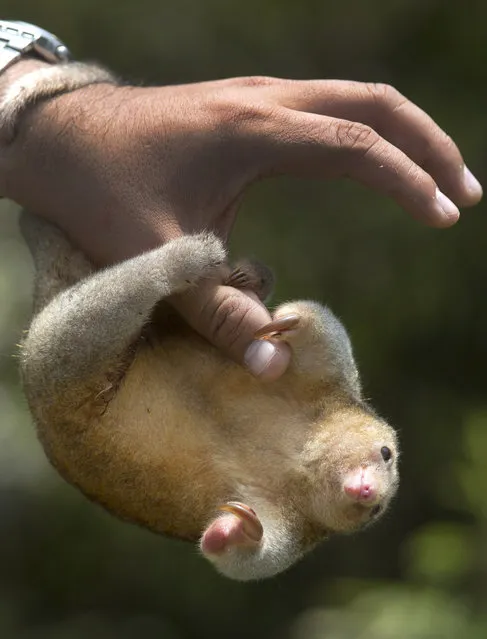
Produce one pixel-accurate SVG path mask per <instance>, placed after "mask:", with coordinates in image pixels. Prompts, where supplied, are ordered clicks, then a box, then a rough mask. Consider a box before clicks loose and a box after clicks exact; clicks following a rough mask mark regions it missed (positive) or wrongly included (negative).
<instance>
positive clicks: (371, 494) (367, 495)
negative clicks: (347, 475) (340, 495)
mask: <svg viewBox="0 0 487 639" xmlns="http://www.w3.org/2000/svg"><path fill="white" fill-rule="evenodd" d="M343 488H344V490H345V492H346V493H347V495H348V496H349V497H351V498H352V499H356V500H357V501H371V500H372V499H374V498H375V495H376V491H375V490H374V488H373V486H371V485H370V484H368V483H366V482H363V483H362V482H361V483H358V482H357V483H352V484H348V485H347V484H346V485H345V486H344V487H343Z"/></svg>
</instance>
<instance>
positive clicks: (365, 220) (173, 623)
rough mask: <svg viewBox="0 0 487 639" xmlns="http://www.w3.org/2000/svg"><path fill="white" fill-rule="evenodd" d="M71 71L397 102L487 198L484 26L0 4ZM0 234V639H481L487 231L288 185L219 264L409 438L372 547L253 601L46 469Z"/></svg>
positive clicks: (256, 195) (353, 6)
mask: <svg viewBox="0 0 487 639" xmlns="http://www.w3.org/2000/svg"><path fill="white" fill-rule="evenodd" d="M0 13H1V16H2V17H3V18H12V19H14V18H15V19H22V20H25V21H29V22H33V23H36V24H39V25H41V26H44V27H45V28H47V29H49V30H50V31H53V32H54V33H56V34H57V35H58V36H59V37H61V38H62V39H64V40H65V41H66V42H67V43H68V44H69V45H70V47H71V48H72V50H73V51H74V52H75V54H76V56H77V57H80V58H85V59H86V58H89V59H97V60H99V61H102V62H103V63H105V64H107V65H108V66H110V67H111V68H113V69H114V70H116V71H117V72H118V73H120V74H121V75H123V76H125V77H126V78H128V79H131V80H134V81H137V82H151V83H175V82H178V83H179V82H187V81H198V80H203V79H214V78H219V77H226V76H235V75H244V74H245V75H247V74H266V75H274V76H283V77H293V78H345V79H356V80H372V81H380V82H388V83H391V84H393V85H394V86H396V87H397V88H398V89H399V90H400V91H402V92H403V93H405V94H406V95H407V96H408V97H410V98H411V99H413V100H414V101H416V102H417V103H419V104H420V105H421V106H422V107H423V108H424V109H426V110H427V111H428V112H429V113H430V114H431V115H432V116H433V117H434V118H435V119H436V120H437V122H438V123H439V124H440V125H441V126H442V127H444V128H445V129H446V130H447V131H448V132H449V133H450V134H451V135H452V136H453V138H454V139H455V140H456V141H457V143H458V144H459V146H460V148H461V149H462V151H463V153H464V156H465V158H466V160H467V163H468V165H469V166H470V168H471V169H472V170H473V172H474V173H475V174H476V175H477V177H478V178H479V179H480V180H481V181H483V182H484V183H487V179H486V178H487V155H486V141H487V117H486V113H485V111H486V107H485V103H486V97H487V4H486V3H485V2H481V1H478V2H469V1H468V0H464V2H462V3H460V2H457V3H455V2H447V1H446V0H443V1H442V0H387V1H386V0H367V1H359V0H357V1H356V2H331V1H327V0H321V1H318V0H301V1H300V2H297V1H294V2H291V1H290V0H247V2H245V3H244V2H236V1H235V0H179V2H169V1H168V0H138V1H137V2H134V1H128V0H96V1H95V0H62V1H61V0H1V11H0ZM16 224H17V222H16V215H15V207H14V206H13V205H9V204H6V203H4V204H2V210H1V216H0V299H1V300H2V304H1V308H0V354H1V359H0V419H1V427H0V637H1V638H2V639H64V638H66V639H85V638H89V639H98V638H99V639H115V638H116V639H136V638H137V639H139V638H140V637H163V638H164V639H180V638H193V637H195V638H199V637H212V638H213V639H219V638H224V637H225V638H226V637H231V638H232V639H238V638H240V637H242V638H243V637H245V638H248V637H255V638H259V639H260V638H266V639H274V638H279V639H281V638H282V639H389V638H390V639H392V638H394V639H396V638H397V639H413V638H418V639H419V638H421V639H429V638H431V639H433V638H435V639H436V638H438V639H439V638H441V639H443V638H445V639H448V638H450V637H451V638H455V639H457V638H458V637H463V638H464V639H477V638H478V639H480V638H485V637H486V636H487V393H486V384H487V376H486V373H485V360H486V357H487V299H486V295H485V290H486V282H487V256H486V254H485V253H486V251H485V248H484V247H485V244H486V234H487V217H486V211H485V205H484V204H481V205H479V206H478V207H476V208H475V209H472V210H471V211H465V213H464V214H463V216H462V218H461V221H460V223H459V224H458V225H457V226H456V227H455V228H452V229H450V230H448V231H438V230H432V229H428V228H425V227H422V226H420V225H419V224H417V223H415V222H413V221H411V220H410V219H409V218H407V216H406V215H405V214H404V213H403V212H402V211H400V210H399V209H398V207H397V206H396V205H395V204H394V203H392V202H391V201H388V200H386V199H384V198H382V197H379V196H377V195H376V194H374V193H372V192H370V191H367V190H366V189H364V188H363V187H360V186H358V185H355V184H351V183H347V182H340V183H328V184H320V183H312V182H305V181H299V180H290V179H282V180H281V179H279V180H274V181H268V182H266V183H262V184H259V185H258V186H256V187H255V188H253V189H252V190H251V192H250V193H249V195H248V197H247V200H246V202H245V204H244V207H243V210H242V214H241V215H240V218H239V222H238V224H237V228H236V231H235V233H234V236H233V245H232V248H233V249H234V251H235V252H236V253H238V254H249V253H251V254H255V255H257V256H259V257H260V258H262V259H264V260H265V261H267V262H268V263H269V264H270V265H272V266H273V267H274V268H275V270H276V272H277V276H278V287H277V292H276V295H275V298H274V300H273V302H278V301H281V300H283V299H286V298H296V297H313V298H316V299H319V300H321V301H323V302H326V303H329V304H330V305H331V307H332V308H333V309H334V310H335V312H336V313H337V314H338V315H339V316H341V318H342V319H343V320H344V322H345V324H346V326H347V327H348V328H349V330H350V333H351V336H352V340H353V342H354V345H355V350H356V354H357V357H358V360H359V364H360V367H361V371H362V376H363V379H364V383H365V389H366V395H367V396H369V397H371V398H373V403H374V405H375V406H376V407H377V409H378V410H379V412H381V413H382V414H383V415H384V416H386V417H387V418H388V419H389V420H390V421H391V423H393V424H395V425H396V426H397V428H398V429H399V432H400V437H401V441H402V449H403V457H402V463H401V471H402V485H401V489H400V494H399V497H398V499H397V500H396V502H395V503H394V506H393V508H392V509H391V510H390V512H389V513H388V515H387V516H386V517H385V518H384V519H383V520H382V521H381V523H380V524H379V525H377V526H376V527H374V528H372V529H370V530H368V531H366V532H364V533H361V534H359V535H356V536H353V537H349V538H345V539H336V540H333V541H330V542H328V543H327V544H325V545H324V546H322V547H321V548H320V549H318V550H317V551H316V552H315V553H314V554H313V555H311V556H309V557H308V558H307V559H305V560H304V561H303V562H302V563H300V564H299V565H298V566H296V567H295V568H293V569H292V570H291V571H289V572H288V573H287V574H284V575H282V576H280V577H278V578H275V579H273V580H270V581H267V582H262V583H257V584H238V583H234V582H230V581H228V580H225V579H223V578H221V577H219V576H218V575H217V574H216V573H215V572H214V571H213V569H212V568H211V567H210V566H209V565H207V564H206V562H205V561H204V560H203V559H201V558H200V557H199V556H198V553H197V551H196V549H195V548H193V547H191V546H189V545H184V544H180V543H177V542H172V541H168V540H165V539H161V538H159V537H157V536H155V535H152V534H149V533H146V532H144V531H142V530H139V529H137V528H135V527H132V526H130V525H127V524H122V523H119V522H118V521H116V520H115V519H113V518H111V517H110V516H108V515H106V514H105V513H104V512H102V511H101V510H100V509H99V508H97V507H96V506H94V505H91V504H89V503H88V502H87V501H85V500H84V499H83V498H82V497H81V496H80V495H78V493H77V492H76V491H75V490H74V489H71V488H70V487H68V486H67V485H65V484H64V483H63V482H62V481H61V480H60V479H59V478H58V477H57V475H56V474H55V473H54V471H52V470H51V469H50V467H49V466H48V464H47V462H46V461H45V458H44V456H43V453H42V452H41V449H40V446H39V445H38V443H37V441H36V438H35V435H34V432H33V429H32V427H31V424H30V419H29V415H28V413H27V411H26V407H25V402H24V400H23V398H22V395H21V393H20V391H19V385H18V376H17V370H16V361H15V358H14V355H13V354H14V353H15V343H16V342H17V341H18V339H19V336H20V334H21V331H22V329H23V328H24V327H25V324H26V322H27V321H28V316H29V308H30V290H31V278H32V267H31V263H30V260H29V257H28V255H27V252H26V249H25V248H24V246H23V244H22V242H21V241H20V239H19V237H18V233H17V229H16Z"/></svg>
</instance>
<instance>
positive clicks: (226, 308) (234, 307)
mask: <svg viewBox="0 0 487 639" xmlns="http://www.w3.org/2000/svg"><path fill="white" fill-rule="evenodd" d="M211 306H212V307H211V308H206V309H205V310H206V312H207V313H208V322H209V338H210V340H211V341H212V342H213V343H214V344H217V345H224V346H226V347H228V348H231V347H232V346H233V345H234V344H235V343H236V342H237V341H238V339H239V337H240V336H241V334H242V326H243V325H244V324H245V321H246V319H247V316H248V315H249V313H250V312H251V308H250V304H249V305H248V306H245V305H242V298H241V297H239V296H238V295H236V294H231V293H230V294H229V295H226V296H225V297H224V298H223V299H222V300H219V301H218V302H215V305H214V306H213V305H211Z"/></svg>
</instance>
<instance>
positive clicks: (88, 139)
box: [0, 78, 482, 379]
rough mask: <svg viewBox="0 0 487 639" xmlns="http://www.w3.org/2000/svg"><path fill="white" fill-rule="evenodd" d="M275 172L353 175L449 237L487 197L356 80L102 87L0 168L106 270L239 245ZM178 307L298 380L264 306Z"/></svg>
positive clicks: (235, 298)
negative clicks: (204, 243)
mask: <svg viewBox="0 0 487 639" xmlns="http://www.w3.org/2000/svg"><path fill="white" fill-rule="evenodd" d="M276 174H293V175H301V176H310V177H316V178H322V179H332V178H339V177H350V178H352V179H355V180H357V181H359V182H361V183H363V184H366V185H368V186H370V187H372V188H374V189H376V190H377V191H379V192H380V193H383V194H384V195H388V196H390V197H392V198H393V199H395V200H396V201H397V202H398V203H399V204H400V205H401V206H402V207H403V208H404V209H405V210H406V211H408V212H409V213H410V214H411V215H412V216H413V217H415V218H416V219H418V220H420V221H422V222H424V223H426V224H429V225H431V226H436V227H448V226H450V225H452V224H454V223H455V222H456V221H457V219H458V215H459V213H458V209H457V206H456V205H455V204H454V203H453V202H455V203H456V204H457V205H459V206H469V205H472V204H475V203H476V202H478V201H479V200H480V198H481V195H482V190H481V187H480V185H479V184H478V182H477V181H476V180H475V178H474V177H473V176H472V175H471V173H470V172H469V171H468V170H467V169H466V168H465V166H464V162H463V159H462V157H461V155H460V152H459V151H458V149H457V147H456V146H455V144H454V143H453V141H452V140H451V139H450V138H449V137H448V136H447V135H446V134H445V133H444V132H443V131H442V130H441V129H440V128H439V127H438V126H437V125H436V124H435V123H434V122H433V120H431V118H429V116H427V115H426V114H425V113H424V112H423V111H421V110H420V109H419V108H418V107H416V106H415V105H413V104H412V103H411V102H409V101H408V100H406V98H404V97H403V96H402V95H401V94H399V93H398V92H397V91H395V89H393V88H391V87H388V86H385V85H370V84H362V83H356V82H348V81H292V80H277V79H269V78H236V79H231V80H221V81H215V82H206V83H199V84H191V85H182V86H168V87H161V88H139V87H113V86H108V85H95V86H89V87H86V88H83V89H80V90H78V91H75V92H73V93H69V94H66V95H63V96H60V97H57V98H55V99H51V100H49V101H47V102H45V103H43V104H40V105H39V106H37V107H36V108H34V109H32V110H30V111H29V112H28V113H27V114H26V115H25V116H24V118H23V120H22V122H21V126H20V130H19V134H18V137H17V138H16V140H15V141H14V143H13V144H11V145H10V146H9V148H8V149H6V150H5V152H4V153H3V157H2V159H1V160H0V188H1V189H2V192H3V193H4V194H5V195H7V196H8V197H10V198H12V199H14V200H15V201H17V202H18V203H19V204H21V205H22V206H24V207H26V208H28V209H29V210H30V211H32V212H34V213H37V214H39V215H41V216H43V217H46V218H47V219H50V220H52V221H54V222H56V223H57V224H58V225H59V226H60V227H61V228H63V229H64V230H65V231H66V232H67V233H68V235H69V236H70V237H71V238H72V240H73V241H74V242H75V243H76V244H77V245H78V246H80V247H81V248H82V249H83V250H84V251H85V253H86V254H87V255H89V256H90V257H91V258H92V259H93V260H94V261H95V262H97V263H98V264H100V265H101V264H107V263H111V262H114V261H118V260H122V259H125V258H127V257H130V256H132V255H134V254H137V253H140V252H141V251H145V250H148V249H151V248H154V247H155V246H157V245H159V244H161V243H164V242H167V241H169V240H171V239H173V238H175V237H177V236H178V235H181V234H183V233H192V232H198V231H200V230H202V229H211V230H213V231H215V232H216V233H217V234H219V235H220V236H221V237H223V238H224V239H226V238H228V235H229V234H230V232H231V229H232V225H233V223H234V220H235V216H236V213H237V211H238V206H239V204H240V202H241V200H242V196H243V194H244V193H245V189H246V188H247V187H248V186H249V185H250V184H251V183H252V182H255V181H256V180H258V179H261V178H263V177H268V176H273V175H276ZM174 305H175V306H176V308H178V310H179V311H180V312H181V314H182V315H183V316H184V318H185V319H186V321H188V322H189V324H191V325H192V326H193V327H194V328H195V329H196V330H197V331H198V332H200V333H201V334H202V335H203V336H205V337H206V338H208V339H209V340H210V341H211V342H212V343H214V344H215V345H216V346H217V347H218V348H220V349H221V350H222V351H223V352H225V353H226V354H228V355H229V356H230V357H232V358H233V359H235V360H236V361H239V362H243V361H244V360H245V361H246V363H247V365H248V366H249V368H250V369H251V370H252V371H253V372H254V374H257V375H260V376H261V377H262V378H263V379H274V378H276V377H278V376H279V375H280V374H282V372H283V371H284V370H285V368H286V366H287V364H288V362H289V350H288V349H287V347H286V345H285V344H282V343H280V344H273V343H271V342H269V341H266V342H258V343H253V342H252V338H253V335H254V333H255V331H256V330H257V329H259V328H261V327H262V326H263V325H264V324H266V323H267V322H269V321H270V316H269V313H268V312H267V310H266V309H265V308H264V306H263V305H262V304H260V303H259V302H258V301H257V299H256V298H255V297H253V296H251V295H247V294H245V293H243V292H241V291H237V290H235V289H233V288H230V287H224V286H215V285H214V284H210V283H206V284H204V285H202V286H201V287H200V288H199V289H198V290H197V291H193V292H192V293H191V295H184V296H181V297H180V298H179V299H177V300H174ZM249 345H250V348H249Z"/></svg>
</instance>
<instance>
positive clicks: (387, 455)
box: [380, 446, 392, 462]
mask: <svg viewBox="0 0 487 639" xmlns="http://www.w3.org/2000/svg"><path fill="white" fill-rule="evenodd" d="M380 454H381V455H382V459H383V460H384V461H385V462H388V461H389V459H390V458H391V457H392V453H391V449H390V448H388V447H387V446H382V448H381V449H380Z"/></svg>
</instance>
